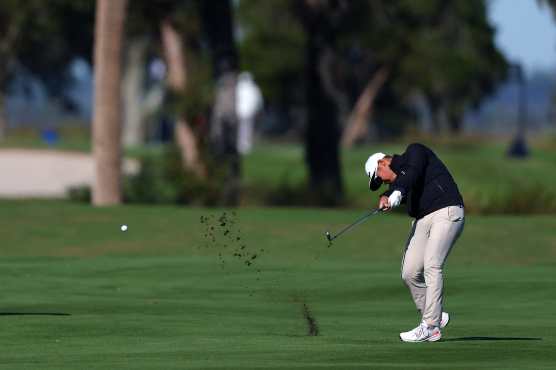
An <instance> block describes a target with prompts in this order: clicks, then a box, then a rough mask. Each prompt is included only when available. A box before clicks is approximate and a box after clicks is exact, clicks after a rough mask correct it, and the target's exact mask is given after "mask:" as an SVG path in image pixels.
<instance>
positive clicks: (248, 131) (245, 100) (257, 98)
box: [236, 72, 263, 154]
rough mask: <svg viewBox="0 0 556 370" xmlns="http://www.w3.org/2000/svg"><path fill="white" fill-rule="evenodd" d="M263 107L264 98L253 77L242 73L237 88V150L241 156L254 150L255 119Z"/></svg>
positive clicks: (247, 73)
mask: <svg viewBox="0 0 556 370" xmlns="http://www.w3.org/2000/svg"><path fill="white" fill-rule="evenodd" d="M262 107H263V96H262V94H261V90H260V89H259V87H258V86H257V84H256V83H255V80H254V79H253V75H252V74H251V73H249V72H242V73H240V74H239V76H238V80H237V86H236V113H237V118H238V121H239V122H238V123H239V127H238V140H237V148H238V151H239V152H240V153H241V154H248V153H250V152H251V149H252V148H253V133H254V131H255V118H256V116H257V113H259V112H260V110H261V109H262Z"/></svg>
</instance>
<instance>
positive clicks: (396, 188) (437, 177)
mask: <svg viewBox="0 0 556 370" xmlns="http://www.w3.org/2000/svg"><path fill="white" fill-rule="evenodd" d="M365 172H366V174H367V176H369V188H370V189H371V190H373V191H375V190H377V189H378V188H379V187H380V186H381V185H382V183H386V184H388V185H389V188H388V190H387V191H386V192H384V193H383V194H382V195H381V196H380V200H379V208H382V209H383V210H385V211H388V210H391V209H392V208H395V207H397V206H399V205H400V204H401V203H406V204H407V213H408V214H409V216H411V217H413V218H414V220H413V222H412V228H411V232H410V233H409V238H408V240H407V244H406V246H405V251H404V256H403V259H402V279H403V281H404V282H405V284H406V285H407V287H408V288H409V291H410V293H411V297H412V298H413V301H414V302H415V305H416V306H417V310H418V311H419V313H420V315H421V323H420V324H419V325H418V326H417V327H416V328H415V329H413V330H410V331H408V332H404V333H400V339H401V340H403V341H404V342H426V341H428V342H434V341H437V340H439V339H440V338H441V337H442V334H441V331H440V330H441V329H442V328H444V327H445V326H446V325H447V324H448V321H449V320H450V316H449V315H448V313H446V312H443V310H442V297H443V278H442V269H443V267H444V263H445V262H446V258H447V257H448V254H449V253H450V250H451V249H452V247H453V245H454V243H455V242H456V240H457V239H458V237H459V236H460V234H461V232H462V231H463V225H464V222H465V221H464V209H463V199H462V197H461V194H460V192H459V190H458V187H457V185H456V183H455V182H454V179H453V178H452V175H450V172H448V169H447V168H446V166H445V165H444V164H443V163H442V162H441V161H440V159H438V157H437V156H436V154H434V152H433V151H432V150H431V149H429V148H427V147H426V146H424V145H422V144H411V145H409V146H408V147H407V149H406V150H405V152H404V153H403V154H401V155H397V154H394V155H385V154H383V153H375V154H373V155H371V156H370V157H369V159H368V160H367V162H366V163H365Z"/></svg>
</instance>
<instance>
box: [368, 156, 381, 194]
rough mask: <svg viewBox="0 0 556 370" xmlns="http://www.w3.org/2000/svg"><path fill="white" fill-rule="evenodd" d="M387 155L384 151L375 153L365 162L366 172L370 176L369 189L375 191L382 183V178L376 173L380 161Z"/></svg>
mask: <svg viewBox="0 0 556 370" xmlns="http://www.w3.org/2000/svg"><path fill="white" fill-rule="evenodd" d="M384 157H386V154H384V153H375V154H373V155H371V156H370V157H369V159H367V162H365V174H367V176H369V189H371V190H373V191H375V190H377V189H378V188H379V187H380V185H382V179H381V178H380V177H378V176H377V175H376V170H377V168H378V161H379V160H381V159H382V158H384Z"/></svg>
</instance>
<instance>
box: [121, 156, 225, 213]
mask: <svg viewBox="0 0 556 370" xmlns="http://www.w3.org/2000/svg"><path fill="white" fill-rule="evenodd" d="M140 162H141V169H140V171H139V173H138V174H137V175H135V176H131V177H129V178H127V179H126V181H125V184H124V201H125V202H127V203H153V204H196V205H209V206H210V205H214V204H216V202H217V199H218V198H217V196H218V187H217V181H205V180H202V179H199V178H198V177H196V176H195V175H194V174H192V173H190V172H188V171H186V170H184V168H183V164H182V161H181V154H180V152H179V150H178V149H177V148H176V147H174V146H171V147H169V148H166V149H164V150H163V151H162V152H161V153H156V152H155V153H152V154H149V155H144V156H143V157H142V158H141V159H140Z"/></svg>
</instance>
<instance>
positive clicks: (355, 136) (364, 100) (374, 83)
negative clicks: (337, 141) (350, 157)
mask: <svg viewBox="0 0 556 370" xmlns="http://www.w3.org/2000/svg"><path fill="white" fill-rule="evenodd" d="M389 74H390V70H389V69H388V68H387V67H382V68H380V69H379V70H378V71H377V72H376V73H375V75H374V76H373V78H372V79H371V80H370V81H369V83H368V84H367V86H366V87H365V89H364V90H363V92H362V93H361V95H359V98H358V99H357V102H356V103H355V106H354V108H353V110H352V111H351V114H350V115H349V118H348V124H347V126H346V128H345V129H344V133H343V135H342V146H343V147H344V148H351V147H352V146H353V144H354V143H355V142H356V141H357V140H359V139H361V138H364V137H365V136H366V135H367V133H368V126H367V125H368V122H369V118H370V115H371V113H372V108H373V104H374V101H375V98H376V96H377V95H378V92H379V91H380V88H381V87H382V86H383V85H384V83H385V82H386V79H387V78H388V75H389Z"/></svg>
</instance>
